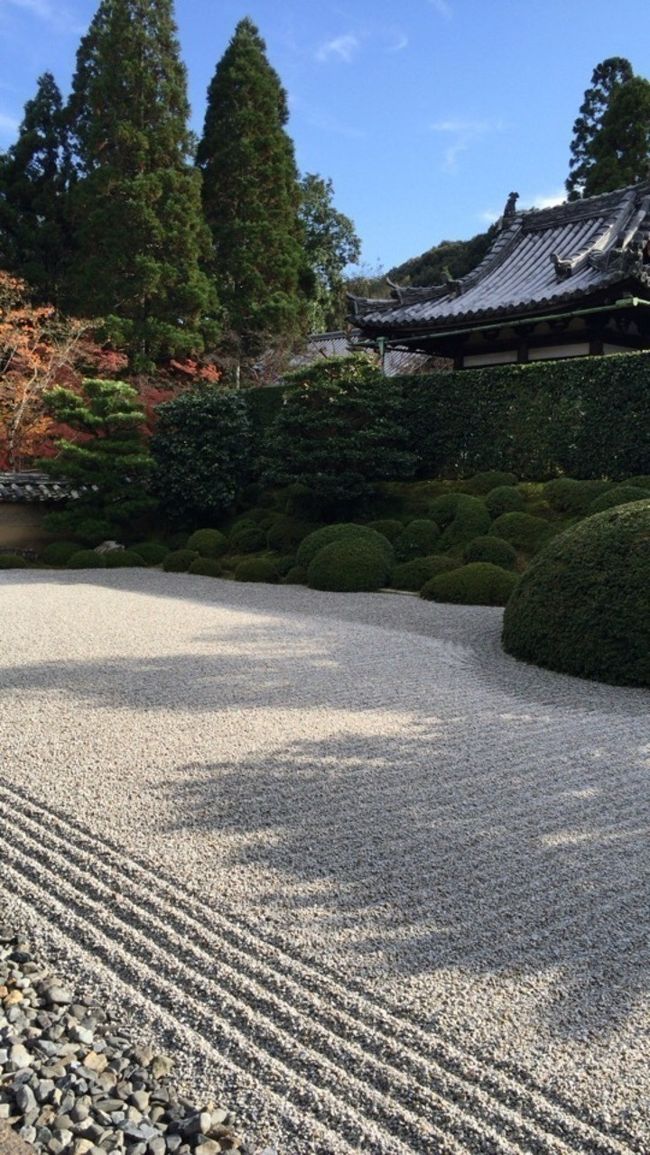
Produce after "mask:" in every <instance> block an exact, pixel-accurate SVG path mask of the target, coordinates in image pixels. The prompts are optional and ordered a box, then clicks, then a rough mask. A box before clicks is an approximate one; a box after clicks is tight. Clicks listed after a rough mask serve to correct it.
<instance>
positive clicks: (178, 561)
mask: <svg viewBox="0 0 650 1155" xmlns="http://www.w3.org/2000/svg"><path fill="white" fill-rule="evenodd" d="M198 556H199V555H198V553H197V552H196V550H194V549H175V550H172V552H171V553H168V554H167V557H166V558H165V560H164V562H163V563H162V565H163V569H164V570H165V572H166V573H187V571H188V570H189V568H190V566H191V564H192V562H193V561H194V560H195V559H196V558H197V557H198Z"/></svg>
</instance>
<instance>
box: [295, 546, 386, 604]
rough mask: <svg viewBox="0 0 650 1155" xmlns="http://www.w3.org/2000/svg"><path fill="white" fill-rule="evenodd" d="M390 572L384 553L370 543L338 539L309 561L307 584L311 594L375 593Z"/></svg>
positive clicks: (384, 582) (383, 583)
mask: <svg viewBox="0 0 650 1155" xmlns="http://www.w3.org/2000/svg"><path fill="white" fill-rule="evenodd" d="M377 536H379V535H377ZM390 568H391V562H390V561H389V560H388V558H387V556H386V553H385V552H384V551H383V550H382V549H380V548H378V547H377V546H376V545H375V543H374V542H373V541H372V539H366V540H363V539H360V538H354V537H347V538H340V539H339V540H338V541H332V542H330V544H329V545H325V546H323V548H322V549H320V550H319V551H318V553H317V554H316V556H315V557H314V558H312V560H311V561H310V563H309V566H308V568H307V583H308V585H309V587H310V589H313V590H336V591H341V592H348V593H351V592H355V593H356V592H360V591H363V590H366V591H369V590H378V589H381V587H382V586H384V585H386V582H387V581H388V574H389V571H390Z"/></svg>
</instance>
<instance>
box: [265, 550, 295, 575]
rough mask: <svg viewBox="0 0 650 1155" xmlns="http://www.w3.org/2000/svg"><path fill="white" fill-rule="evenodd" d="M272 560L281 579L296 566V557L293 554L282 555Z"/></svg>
mask: <svg viewBox="0 0 650 1155" xmlns="http://www.w3.org/2000/svg"><path fill="white" fill-rule="evenodd" d="M270 560H271V561H272V562H273V565H274V566H275V568H276V570H277V571H278V573H279V575H280V577H281V578H282V577H284V575H285V574H288V573H289V570H290V569H293V568H294V566H295V564H296V558H295V555H294V554H292V553H286V554H280V556H279V557H272V558H271V559H270Z"/></svg>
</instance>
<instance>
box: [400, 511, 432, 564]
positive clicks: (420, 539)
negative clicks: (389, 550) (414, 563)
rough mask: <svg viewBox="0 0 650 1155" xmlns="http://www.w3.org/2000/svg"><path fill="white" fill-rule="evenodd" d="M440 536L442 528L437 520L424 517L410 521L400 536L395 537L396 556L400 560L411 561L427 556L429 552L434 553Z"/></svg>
mask: <svg viewBox="0 0 650 1155" xmlns="http://www.w3.org/2000/svg"><path fill="white" fill-rule="evenodd" d="M439 537H440V528H439V526H438V525H437V524H436V522H435V521H427V520H425V519H423V518H419V519H417V520H415V521H410V522H409V523H408V525H407V526H406V527H405V528H403V529H402V532H401V533H400V535H399V537H397V538H395V541H394V546H395V557H396V558H397V559H398V560H399V561H411V560H412V559H413V558H416V557H426V555H427V554H430V553H433V550H434V549H435V547H436V543H437V541H438V538H439Z"/></svg>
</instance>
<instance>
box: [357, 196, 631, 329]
mask: <svg viewBox="0 0 650 1155" xmlns="http://www.w3.org/2000/svg"><path fill="white" fill-rule="evenodd" d="M515 196H516V194H511V196H510V198H509V202H508V206H507V209H506V212H505V213H504V216H503V218H502V220H501V228H500V231H499V234H498V236H497V238H496V240H495V241H494V243H493V245H492V247H491V248H490V250H489V252H488V253H487V255H486V256H485V257H484V259H483V260H482V261H481V263H480V264H479V265H478V266H477V267H476V269H474V270H473V272H471V273H469V274H468V275H467V276H465V277H462V278H461V279H460V280H458V281H449V282H447V283H446V284H443V285H433V286H427V287H425V288H414V287H407V288H400V287H399V286H395V287H394V290H393V299H392V300H383V301H382V300H372V299H367V298H354V297H352V298H351V302H352V305H353V308H354V321H355V323H356V324H357V325H358V326H359V327H360V328H361V330H362V331H363V330H368V329H370V330H373V331H375V332H376V331H378V330H379V331H386V330H388V329H390V330H395V329H397V330H400V329H404V330H415V331H417V330H418V329H421V328H426V329H428V330H430V331H431V330H435V329H445V328H448V329H451V328H454V327H455V326H457V325H459V324H461V323H462V322H469V323H472V322H473V321H475V320H481V319H483V318H485V319H486V321H487V320H489V319H491V318H493V317H494V318H497V319H498V318H499V317H502V316H503V317H506V316H508V315H510V314H515V315H521V314H528V313H532V312H539V311H540V310H543V311H545V312H548V311H549V310H553V309H555V308H556V307H557V306H560V307H561V308H565V307H566V306H567V305H571V304H572V303H575V304H577V303H578V302H580V301H582V299H583V298H585V297H591V296H592V295H593V294H595V293H597V292H599V291H600V290H602V289H607V288H609V287H610V286H615V285H616V284H618V283H622V282H628V283H629V282H630V281H634V282H637V283H638V284H639V285H640V286H650V263H648V252H649V250H650V243H649V242H650V181H647V182H644V183H643V184H637V185H632V186H630V187H628V188H623V189H618V190H617V191H616V192H610V193H604V194H603V195H602V196H597V197H589V198H588V199H585V200H578V201H571V202H568V203H566V204H562V205H558V206H557V207H555V208H550V209H531V210H529V211H528V212H516V211H513V210H514V201H513V197H515Z"/></svg>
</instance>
